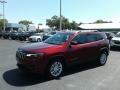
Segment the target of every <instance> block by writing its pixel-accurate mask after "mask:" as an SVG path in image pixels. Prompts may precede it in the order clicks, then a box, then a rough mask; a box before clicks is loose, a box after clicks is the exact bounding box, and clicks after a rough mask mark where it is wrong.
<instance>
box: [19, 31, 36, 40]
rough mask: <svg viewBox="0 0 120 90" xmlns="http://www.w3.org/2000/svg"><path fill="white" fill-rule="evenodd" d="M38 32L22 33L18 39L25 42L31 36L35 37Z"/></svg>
mask: <svg viewBox="0 0 120 90" xmlns="http://www.w3.org/2000/svg"><path fill="white" fill-rule="evenodd" d="M35 33H36V32H22V33H20V34H19V35H18V39H19V40H20V41H25V40H26V39H28V38H29V37H30V36H32V35H34V34H35Z"/></svg>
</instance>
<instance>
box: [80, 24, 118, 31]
mask: <svg viewBox="0 0 120 90" xmlns="http://www.w3.org/2000/svg"><path fill="white" fill-rule="evenodd" d="M79 28H81V29H87V30H89V29H92V30H96V29H97V30H99V31H105V32H106V31H107V32H119V31H120V23H95V24H81V25H80V26H79Z"/></svg>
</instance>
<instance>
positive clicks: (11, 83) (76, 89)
mask: <svg viewBox="0 0 120 90" xmlns="http://www.w3.org/2000/svg"><path fill="white" fill-rule="evenodd" d="M25 44H30V43H27V42H24V41H22V42H21V41H14V40H4V39H3V40H2V39H1V40H0V90H120V85H119V83H120V50H118V49H116V50H112V51H110V55H109V57H108V62H107V64H106V65H105V66H97V65H95V64H94V63H89V64H84V65H78V66H75V67H71V68H70V69H69V70H68V71H67V72H66V74H65V76H63V77H61V78H60V79H58V80H55V79H53V80H48V79H45V78H43V77H42V76H38V75H30V74H29V75H28V74H23V73H21V72H20V71H19V70H18V69H17V67H16V60H15V52H16V50H17V48H18V47H19V46H22V45H25Z"/></svg>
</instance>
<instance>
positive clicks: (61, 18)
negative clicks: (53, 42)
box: [60, 0, 62, 31]
mask: <svg viewBox="0 0 120 90" xmlns="http://www.w3.org/2000/svg"><path fill="white" fill-rule="evenodd" d="M61 8H62V0H60V31H61V30H62V14H61V11H62V9H61Z"/></svg>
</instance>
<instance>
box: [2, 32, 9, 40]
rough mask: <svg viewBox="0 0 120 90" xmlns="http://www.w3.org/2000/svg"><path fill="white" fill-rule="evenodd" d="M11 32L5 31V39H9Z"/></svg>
mask: <svg viewBox="0 0 120 90" xmlns="http://www.w3.org/2000/svg"><path fill="white" fill-rule="evenodd" d="M10 33H11V32H3V34H2V36H3V38H4V39H9V37H10Z"/></svg>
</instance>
